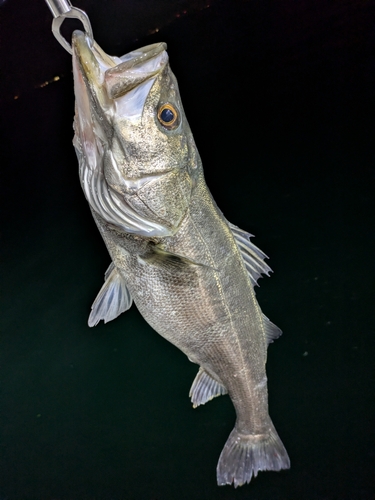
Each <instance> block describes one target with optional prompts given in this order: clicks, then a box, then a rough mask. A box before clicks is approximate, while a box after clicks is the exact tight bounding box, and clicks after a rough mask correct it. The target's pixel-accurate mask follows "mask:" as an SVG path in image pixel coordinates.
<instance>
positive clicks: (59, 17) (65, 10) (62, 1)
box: [46, 0, 94, 54]
mask: <svg viewBox="0 0 375 500" xmlns="http://www.w3.org/2000/svg"><path fill="white" fill-rule="evenodd" d="M46 3H47V5H48V7H49V8H50V10H51V12H52V14H53V17H54V20H53V21H52V33H53V34H54V35H55V37H56V39H57V41H58V42H59V43H60V44H61V45H62V46H63V47H64V49H65V50H67V51H68V52H69V54H72V53H73V51H72V47H71V45H70V44H69V43H68V42H67V41H66V40H65V38H64V37H63V36H62V35H61V33H60V27H61V25H62V23H63V22H64V20H65V19H66V18H67V17H70V18H72V19H78V20H79V21H81V23H82V24H83V27H84V28H85V32H86V34H87V35H88V37H89V39H90V40H91V43H92V42H93V40H94V36H93V33H92V28H91V24H90V20H89V18H88V16H87V14H86V12H84V11H83V10H81V9H78V8H77V7H73V6H72V4H71V3H70V1H69V0H46Z"/></svg>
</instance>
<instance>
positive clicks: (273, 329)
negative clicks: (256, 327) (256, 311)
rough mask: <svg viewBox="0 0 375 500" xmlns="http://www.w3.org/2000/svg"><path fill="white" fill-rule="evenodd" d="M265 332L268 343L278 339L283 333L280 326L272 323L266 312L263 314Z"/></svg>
mask: <svg viewBox="0 0 375 500" xmlns="http://www.w3.org/2000/svg"><path fill="white" fill-rule="evenodd" d="M262 318H263V325H264V332H265V334H266V339H267V345H269V344H271V343H272V342H273V341H274V340H276V339H278V338H279V337H280V335H281V334H282V333H283V332H282V331H281V330H280V328H279V327H278V326H276V325H274V324H273V323H272V321H270V320H269V319H268V318H267V316H266V315H265V314H262Z"/></svg>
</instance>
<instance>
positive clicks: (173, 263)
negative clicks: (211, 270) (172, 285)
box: [138, 245, 209, 272]
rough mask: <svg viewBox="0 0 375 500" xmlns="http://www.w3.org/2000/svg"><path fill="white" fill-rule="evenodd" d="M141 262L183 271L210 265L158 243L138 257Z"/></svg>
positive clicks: (165, 268) (169, 270)
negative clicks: (169, 250) (168, 249)
mask: <svg viewBox="0 0 375 500" xmlns="http://www.w3.org/2000/svg"><path fill="white" fill-rule="evenodd" d="M138 258H139V260H140V261H141V262H144V263H147V264H150V265H151V266H156V267H159V268H162V269H164V270H165V271H168V272H171V271H182V270H185V269H187V268H189V267H192V266H195V267H196V266H200V267H207V268H208V267H209V266H207V265H206V264H201V263H200V262H195V261H194V260H192V259H189V257H185V256H183V255H178V254H176V253H172V252H168V251H166V250H163V249H162V248H160V247H159V246H157V245H154V246H152V247H151V248H150V251H149V252H147V254H145V255H142V256H140V257H138Z"/></svg>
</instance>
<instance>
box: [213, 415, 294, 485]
mask: <svg viewBox="0 0 375 500" xmlns="http://www.w3.org/2000/svg"><path fill="white" fill-rule="evenodd" d="M289 467H290V461H289V457H288V454H287V452H286V449H285V448H284V445H283V443H282V442H281V439H280V438H279V436H278V434H277V432H276V429H275V428H274V426H273V425H272V423H271V428H270V430H269V432H268V433H266V434H255V435H252V434H248V435H245V434H241V433H239V432H238V431H237V429H236V428H234V429H233V431H232V432H231V433H230V435H229V438H228V440H227V442H226V443H225V446H224V448H223V451H222V452H221V455H220V458H219V463H218V465H217V470H216V472H217V483H218V485H219V486H223V485H225V484H232V483H233V484H234V487H235V488H237V486H242V485H243V484H245V483H249V482H250V480H251V478H252V477H253V476H254V477H256V476H257V474H258V472H259V471H260V470H275V471H278V470H281V469H289Z"/></svg>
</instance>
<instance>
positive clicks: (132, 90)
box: [72, 31, 290, 487]
mask: <svg viewBox="0 0 375 500" xmlns="http://www.w3.org/2000/svg"><path fill="white" fill-rule="evenodd" d="M166 48H167V47H166V44H164V43H156V44H152V45H148V46H146V47H142V48H140V49H137V50H134V51H132V52H130V53H128V54H125V55H124V56H122V57H117V56H109V55H108V54H106V53H105V52H104V51H103V50H102V49H101V48H100V47H99V45H98V44H97V43H96V42H95V41H94V40H92V39H90V38H89V37H88V36H87V35H86V34H84V33H83V32H80V31H75V32H74V34H73V38H72V49H73V75H74V90H75V97H76V104H75V117H74V130H75V136H74V139H73V144H74V147H75V149H76V153H77V157H78V162H79V177H80V182H81V186H82V189H83V192H84V194H85V197H86V199H87V201H88V203H89V206H90V209H91V213H92V216H93V218H94V220H95V223H96V225H97V227H98V230H99V232H100V234H101V236H102V238H103V240H104V243H105V245H106V247H107V249H108V252H109V255H110V257H111V264H110V266H109V268H108V269H107V271H106V273H105V276H104V278H105V280H104V284H103V286H102V288H101V289H100V291H99V293H98V295H97V297H96V299H95V301H94V302H93V305H92V309H91V313H90V316H89V320H88V324H89V326H90V327H92V326H95V325H97V324H98V323H99V321H104V323H107V322H108V321H112V320H114V319H115V318H116V317H118V316H119V315H120V314H121V313H123V312H125V311H126V310H128V309H129V308H130V306H131V305H132V303H133V301H134V303H135V304H136V306H137V308H138V310H139V311H140V313H141V315H142V316H143V318H144V319H145V320H146V321H147V322H148V323H149V325H150V326H151V327H152V328H153V329H154V330H155V331H156V332H157V333H159V334H160V335H161V336H162V337H164V338H165V339H167V340H168V341H169V342H171V343H172V344H174V345H175V346H176V347H177V348H179V349H180V350H181V351H182V352H183V353H185V354H186V356H187V357H188V359H189V360H190V361H191V362H193V363H195V364H197V365H198V366H199V368H198V373H197V375H196V377H195V379H194V381H193V383H192V386H191V390H190V394H189V395H190V398H191V401H192V404H193V406H194V407H197V406H199V405H203V404H205V403H207V402H208V401H210V400H211V399H213V398H214V397H216V396H220V395H224V394H228V395H229V397H230V398H231V400H232V403H233V405H234V408H235V411H236V422H235V426H234V429H233V430H232V432H231V434H230V435H229V437H228V440H227V442H226V444H225V445H224V448H223V450H222V452H221V455H220V457H219V462H218V465H217V470H216V473H217V483H218V485H226V484H229V485H230V484H233V485H234V487H237V486H241V485H243V484H245V483H249V482H250V480H251V479H252V477H253V476H254V477H256V476H257V474H258V472H259V471H264V470H274V471H279V470H282V469H288V468H289V467H290V461H289V457H288V454H287V452H286V449H285V447H284V445H283V443H282V441H281V440H280V437H279V436H278V434H277V431H276V429H275V427H274V425H273V423H272V421H271V418H270V416H269V413H268V393H267V376H266V370H265V365H266V358H267V346H268V344H269V343H271V342H273V340H275V339H276V338H278V337H279V336H280V334H281V330H280V329H279V328H278V327H277V326H275V325H274V324H273V323H272V322H271V321H270V320H269V319H268V318H267V317H266V316H265V315H264V314H263V313H262V311H261V309H260V306H259V304H258V302H257V300H256V297H255V292H254V286H255V285H256V284H257V281H258V279H259V278H260V277H261V275H263V274H265V275H269V273H270V271H271V269H270V267H269V266H268V264H266V262H265V258H266V255H265V254H264V253H263V252H262V251H261V250H260V249H259V248H258V247H256V246H255V245H254V244H253V242H252V241H251V240H250V237H251V236H252V235H251V234H249V233H248V232H246V231H244V230H242V229H240V228H239V227H237V226H236V225H234V224H232V223H230V222H229V221H228V220H226V218H225V217H224V215H223V214H222V212H221V211H220V209H219V208H218V206H217V205H216V203H215V201H214V199H213V197H212V195H211V193H210V191H209V189H208V187H207V185H206V182H205V179H204V173H203V167H202V161H201V159H200V156H199V153H198V150H197V147H196V145H195V142H194V139H193V135H192V132H191V130H190V128H189V124H188V122H187V119H186V116H185V112H184V109H183V106H182V102H181V97H180V93H179V89H178V84H177V80H176V77H175V76H174V74H173V73H172V71H171V68H170V65H169V58H168V54H167V51H166Z"/></svg>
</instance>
